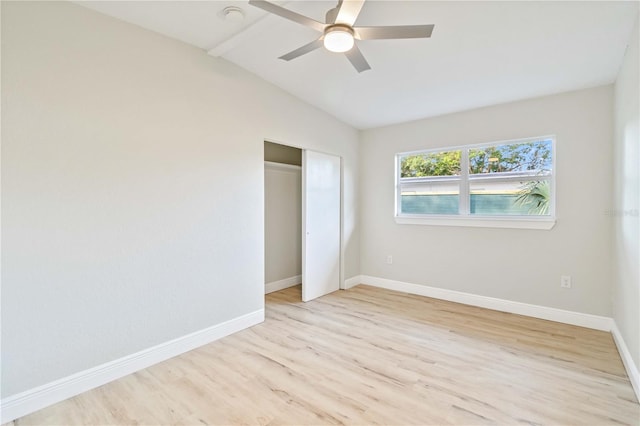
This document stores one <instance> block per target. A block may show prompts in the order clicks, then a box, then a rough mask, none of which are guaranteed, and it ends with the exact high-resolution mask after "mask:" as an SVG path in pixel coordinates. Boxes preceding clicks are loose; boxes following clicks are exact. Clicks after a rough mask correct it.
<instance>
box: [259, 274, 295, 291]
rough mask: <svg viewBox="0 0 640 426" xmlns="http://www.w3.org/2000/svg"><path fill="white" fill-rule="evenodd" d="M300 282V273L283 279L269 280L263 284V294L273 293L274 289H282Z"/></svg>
mask: <svg viewBox="0 0 640 426" xmlns="http://www.w3.org/2000/svg"><path fill="white" fill-rule="evenodd" d="M301 282H302V275H296V276H295V277H289V278H285V279H284V280H279V281H271V282H270V283H266V284H265V285H264V294H269V293H273V292H274V291H278V290H284V289H285V288H289V287H293V286H294V285H298V284H300V283H301Z"/></svg>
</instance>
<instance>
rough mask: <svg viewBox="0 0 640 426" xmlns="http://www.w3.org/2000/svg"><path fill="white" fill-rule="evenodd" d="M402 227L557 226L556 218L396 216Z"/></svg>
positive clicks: (538, 227)
mask: <svg viewBox="0 0 640 426" xmlns="http://www.w3.org/2000/svg"><path fill="white" fill-rule="evenodd" d="M395 220H396V223H397V224H400V225H431V226H467V227H475V228H509V229H542V230H549V229H551V228H553V227H554V225H555V224H556V220H555V218H546V217H545V218H531V219H527V218H521V217H518V218H513V217H473V218H471V217H458V216H438V217H434V216H428V217H425V216H396V217H395Z"/></svg>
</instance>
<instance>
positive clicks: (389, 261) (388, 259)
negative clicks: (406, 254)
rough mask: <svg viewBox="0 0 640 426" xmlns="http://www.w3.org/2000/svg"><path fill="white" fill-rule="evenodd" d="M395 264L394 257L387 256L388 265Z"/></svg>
mask: <svg viewBox="0 0 640 426" xmlns="http://www.w3.org/2000/svg"><path fill="white" fill-rule="evenodd" d="M391 264H393V256H391V255H389V256H387V265H391Z"/></svg>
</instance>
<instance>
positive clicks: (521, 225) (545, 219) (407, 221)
mask: <svg viewBox="0 0 640 426" xmlns="http://www.w3.org/2000/svg"><path fill="white" fill-rule="evenodd" d="M547 139H550V140H551V175H549V176H545V177H543V178H542V180H548V181H549V183H550V185H551V204H550V206H549V214H548V215H544V216H520V215H477V214H474V215H472V214H471V213H470V200H471V197H470V191H469V186H470V183H471V182H482V181H489V180H494V179H495V180H500V181H502V182H504V181H509V180H518V181H520V180H522V179H521V177H522V175H523V173H522V172H520V173H519V175H518V176H515V173H514V176H513V177H509V176H506V175H504V174H503V175H500V176H487V177H481V178H480V177H474V178H471V177H470V176H469V155H468V151H469V150H470V149H480V148H487V147H491V146H498V145H512V144H523V143H530V142H537V141H540V140H547ZM458 150H460V151H462V155H461V156H460V169H461V173H460V176H455V177H454V176H451V177H450V176H442V177H436V178H435V179H433V180H434V181H438V180H442V181H459V182H460V194H459V211H460V213H459V214H457V215H441V214H407V213H401V212H400V208H401V196H402V191H401V189H402V188H401V181H400V159H401V158H402V157H406V156H409V155H417V154H431V153H438V152H449V151H458ZM404 182H407V180H405V181H404ZM394 204H395V205H394V217H395V221H396V223H398V224H402V225H435V226H470V227H483V228H517V229H543V230H549V229H551V228H553V226H554V225H555V224H556V137H555V135H547V136H540V137H534V138H525V139H512V140H504V141H496V142H486V143H480V144H471V145H458V146H446V147H440V148H435V149H426V150H420V151H409V152H401V153H398V154H396V156H395V203H394Z"/></svg>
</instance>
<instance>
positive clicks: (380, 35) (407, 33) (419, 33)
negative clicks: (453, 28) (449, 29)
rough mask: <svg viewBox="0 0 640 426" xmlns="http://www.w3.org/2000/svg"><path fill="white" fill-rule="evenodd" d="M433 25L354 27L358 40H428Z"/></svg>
mask: <svg viewBox="0 0 640 426" xmlns="http://www.w3.org/2000/svg"><path fill="white" fill-rule="evenodd" d="M434 27H435V25H401V26H396V27H355V28H354V31H355V33H356V38H357V39H359V40H380V39H394V38H429V37H431V33H432V32H433V28H434Z"/></svg>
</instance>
